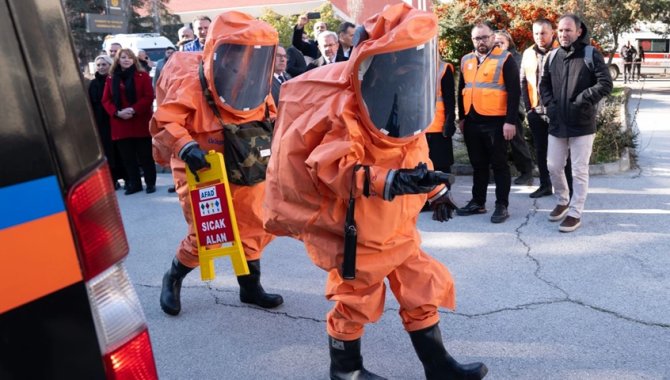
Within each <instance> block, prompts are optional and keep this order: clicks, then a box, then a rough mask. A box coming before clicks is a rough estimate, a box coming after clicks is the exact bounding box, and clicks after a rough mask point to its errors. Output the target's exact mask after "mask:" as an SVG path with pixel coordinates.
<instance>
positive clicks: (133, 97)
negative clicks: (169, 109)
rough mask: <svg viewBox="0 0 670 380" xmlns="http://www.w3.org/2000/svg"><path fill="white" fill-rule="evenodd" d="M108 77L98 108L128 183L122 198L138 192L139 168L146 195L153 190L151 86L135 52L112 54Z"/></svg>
mask: <svg viewBox="0 0 670 380" xmlns="http://www.w3.org/2000/svg"><path fill="white" fill-rule="evenodd" d="M111 72H112V74H111V75H110V77H109V78H107V82H106V83H105V91H104V93H103V95H102V105H103V107H105V110H106V111H107V113H108V114H109V115H110V124H111V128H112V140H113V141H115V142H116V145H117V147H118V150H119V155H120V156H121V162H122V163H123V167H124V168H125V170H126V175H127V179H128V183H127V184H126V195H128V194H133V193H137V192H139V191H142V180H141V178H140V170H139V167H138V165H139V166H141V167H142V170H143V172H144V182H145V183H146V185H147V193H153V192H155V191H156V164H155V162H154V159H153V157H152V155H151V135H150V134H149V120H151V116H152V114H153V109H152V104H153V100H154V92H153V87H152V86H151V78H150V77H149V73H147V72H146V71H144V70H143V69H142V68H141V66H140V64H139V61H138V59H137V56H136V55H135V53H133V51H132V50H130V49H121V50H120V51H119V52H117V53H116V58H115V59H114V64H113V65H112V69H111Z"/></svg>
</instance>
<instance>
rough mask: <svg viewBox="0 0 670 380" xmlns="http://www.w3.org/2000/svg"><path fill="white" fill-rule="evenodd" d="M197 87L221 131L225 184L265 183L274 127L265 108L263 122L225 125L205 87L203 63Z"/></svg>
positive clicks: (247, 184)
mask: <svg viewBox="0 0 670 380" xmlns="http://www.w3.org/2000/svg"><path fill="white" fill-rule="evenodd" d="M198 76H199V77H200V86H201V87H202V94H203V95H204V96H205V99H206V100H207V104H208V105H209V107H210V109H211V110H212V112H213V113H214V115H215V116H216V118H217V119H218V121H219V124H220V125H221V128H222V129H223V159H224V161H225V164H226V172H227V174H228V181H230V182H232V183H234V184H236V185H242V186H253V185H255V184H257V183H259V182H263V181H265V171H266V170H267V168H268V162H269V161H270V146H271V145H272V131H273V125H272V122H270V111H269V110H268V108H267V107H265V120H262V121H250V122H248V123H243V124H239V125H237V124H226V123H224V122H223V119H222V118H221V113H220V112H219V109H218V108H217V106H216V103H215V102H214V99H213V97H212V93H211V92H210V91H209V87H208V86H207V79H206V78H205V74H204V68H203V63H202V62H200V65H199V67H198Z"/></svg>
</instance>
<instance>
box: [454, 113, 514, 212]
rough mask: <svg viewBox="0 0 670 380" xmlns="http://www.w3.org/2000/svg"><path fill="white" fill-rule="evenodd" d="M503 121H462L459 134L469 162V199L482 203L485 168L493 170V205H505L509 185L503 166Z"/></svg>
mask: <svg viewBox="0 0 670 380" xmlns="http://www.w3.org/2000/svg"><path fill="white" fill-rule="evenodd" d="M502 127H503V122H500V123H487V124H480V123H473V122H469V121H468V120H467V119H466V120H465V126H464V127H463V137H464V138H465V146H466V148H467V149H468V157H469V158H470V164H472V169H473V174H472V200H473V201H475V202H477V203H478V204H480V205H485V204H486V190H487V188H488V185H489V167H490V168H492V169H493V178H494V179H495V183H496V205H502V206H505V207H507V206H508V205H509V192H510V188H511V186H512V179H511V178H510V171H509V166H508V165H507V146H508V144H507V140H505V138H504V137H503V131H502Z"/></svg>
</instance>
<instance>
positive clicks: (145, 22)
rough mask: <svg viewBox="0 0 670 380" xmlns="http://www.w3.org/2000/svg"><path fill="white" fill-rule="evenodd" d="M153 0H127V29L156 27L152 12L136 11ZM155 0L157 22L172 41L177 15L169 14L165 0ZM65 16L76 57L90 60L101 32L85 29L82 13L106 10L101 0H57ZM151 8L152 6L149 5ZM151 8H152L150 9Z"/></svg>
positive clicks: (100, 40) (140, 30) (141, 30)
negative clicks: (141, 12) (158, 15)
mask: <svg viewBox="0 0 670 380" xmlns="http://www.w3.org/2000/svg"><path fill="white" fill-rule="evenodd" d="M153 1H154V0H128V1H127V2H126V6H127V9H125V14H126V15H127V17H128V33H145V32H152V31H154V30H160V27H158V26H157V25H155V23H156V21H155V19H154V17H153V16H152V12H148V15H147V16H140V14H139V13H138V11H139V10H140V9H143V8H145V7H147V6H153V5H154V3H153ZM155 1H158V3H159V4H158V7H157V8H158V11H159V12H160V18H159V20H160V24H161V26H163V27H164V29H165V30H164V32H166V33H165V34H166V35H167V36H168V38H171V39H172V40H173V41H176V40H177V33H176V30H177V29H178V28H179V27H181V21H180V19H179V16H175V15H172V14H170V12H169V10H168V9H167V7H166V4H167V3H168V2H169V0H155ZM61 2H62V5H63V10H64V12H65V17H66V19H67V21H68V24H69V25H70V30H71V32H72V38H73V39H74V45H75V50H76V54H77V57H78V58H79V61H80V62H81V63H82V65H83V64H85V63H86V62H90V61H92V60H93V59H94V58H95V57H96V56H97V55H98V54H100V53H101V52H102V51H101V50H102V43H103V41H104V37H105V35H106V34H105V33H93V32H87V31H86V14H87V13H92V14H105V12H106V11H107V8H106V2H105V0H61ZM150 9H152V8H150ZM152 10H153V9H152Z"/></svg>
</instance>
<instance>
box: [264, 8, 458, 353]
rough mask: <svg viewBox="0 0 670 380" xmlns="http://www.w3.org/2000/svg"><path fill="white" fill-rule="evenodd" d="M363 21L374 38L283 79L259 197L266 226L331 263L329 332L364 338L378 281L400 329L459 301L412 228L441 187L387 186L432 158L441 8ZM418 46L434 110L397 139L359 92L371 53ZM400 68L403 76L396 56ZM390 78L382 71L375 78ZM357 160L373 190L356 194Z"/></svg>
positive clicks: (434, 317) (359, 180)
mask: <svg viewBox="0 0 670 380" xmlns="http://www.w3.org/2000/svg"><path fill="white" fill-rule="evenodd" d="M364 27H365V30H366V31H367V33H368V35H369V39H367V40H365V41H364V42H362V43H361V44H360V45H358V46H356V47H355V48H354V50H353V53H352V55H351V57H350V59H349V61H347V62H341V63H334V64H329V65H325V66H323V67H321V68H318V69H315V70H312V71H309V72H307V73H305V74H303V75H301V76H299V77H296V78H294V79H292V80H291V81H288V82H286V83H285V84H284V85H283V87H282V92H281V103H282V107H281V109H280V113H279V115H278V118H277V122H276V125H275V135H274V138H273V143H272V157H271V159H270V164H269V166H268V172H267V179H266V194H265V198H264V202H263V212H264V216H263V218H264V221H265V227H266V229H267V230H268V231H269V232H272V233H275V234H278V235H289V236H293V237H297V238H299V239H301V240H302V241H303V242H304V244H305V247H306V249H307V252H308V255H309V257H310V258H311V260H312V261H313V262H314V263H315V264H316V265H317V266H319V267H320V268H322V269H324V270H325V271H327V272H328V280H327V285H326V291H325V293H326V298H327V299H329V300H331V301H334V302H335V305H334V308H333V309H332V310H331V311H330V312H329V313H328V316H327V330H328V334H329V335H330V336H331V337H334V338H336V339H340V340H344V341H351V340H355V339H359V338H360V337H361V336H362V335H363V329H364V325H365V324H366V323H370V322H375V321H377V320H378V319H379V318H380V317H381V314H382V312H383V310H384V298H385V291H386V287H385V283H384V280H385V279H388V281H389V284H390V287H391V291H392V292H393V293H394V295H395V297H396V298H397V299H398V302H399V304H400V316H401V318H402V322H403V324H404V327H405V329H406V330H407V331H416V330H420V329H423V328H426V327H429V326H432V325H435V324H436V323H437V322H438V321H439V315H438V312H437V310H438V307H440V306H442V307H447V308H454V307H455V292H454V284H453V280H452V277H451V275H450V273H449V271H448V270H447V268H446V267H445V266H443V265H442V264H441V263H439V262H438V261H436V260H435V259H433V258H431V257H430V256H429V255H428V254H426V253H425V252H424V251H423V250H422V249H421V247H420V243H421V238H420V236H419V233H418V231H417V229H416V222H417V218H418V215H419V211H420V210H421V208H422V206H423V205H424V203H425V202H426V199H427V197H433V196H434V195H435V194H439V192H440V191H441V190H443V188H444V186H443V185H438V186H437V187H436V188H435V189H434V190H433V191H432V192H431V193H430V194H428V195H426V194H417V195H406V196H399V197H395V198H393V199H392V201H389V200H388V199H389V198H388V197H386V196H385V194H384V191H385V181H387V175H388V173H389V171H390V170H395V169H401V168H414V167H415V166H416V165H417V164H419V163H420V162H430V161H429V158H428V146H427V143H426V138H425V136H424V135H423V131H424V130H425V129H426V128H427V127H428V125H429V124H430V122H431V121H432V118H433V117H434V107H435V94H436V93H435V84H436V82H437V80H436V79H435V76H436V69H435V65H436V61H437V58H436V49H435V45H434V38H435V35H436V33H437V18H436V17H435V16H434V15H433V14H431V13H428V12H424V11H418V10H415V9H413V8H411V7H410V6H408V5H406V4H397V5H394V6H390V7H388V8H387V9H385V10H384V11H383V12H382V13H380V14H378V15H376V16H374V17H372V18H371V19H369V20H368V21H366V22H365V24H364ZM420 49H426V50H427V51H429V53H430V54H429V56H430V57H431V59H432V62H430V66H431V67H430V69H429V70H432V74H431V75H432V78H431V80H432V82H433V83H432V87H431V88H432V93H428V94H427V96H426V97H425V99H420V100H421V101H420V102H419V104H429V108H430V112H426V113H428V114H429V115H428V116H427V119H426V118H424V122H423V125H419V126H418V127H417V130H416V131H415V132H414V133H411V134H409V135H408V136H403V137H393V133H391V132H389V131H388V130H382V129H383V128H381V129H380V127H379V126H378V125H379V122H375V121H374V120H373V117H372V115H371V114H370V113H369V107H368V106H367V105H366V101H365V99H371V98H366V94H365V93H364V92H363V91H362V84H363V82H364V81H366V80H367V79H362V78H363V77H365V73H366V72H368V71H366V70H367V69H368V68H370V66H369V65H370V63H371V62H373V63H374V62H375V61H374V60H373V59H372V58H373V57H374V58H375V59H376V57H377V56H383V58H384V59H388V60H393V59H396V58H397V57H399V56H401V55H402V54H400V53H398V54H397V55H396V54H395V53H394V52H401V51H407V52H410V53H411V52H412V51H418V50H420ZM429 49H432V51H431V50H429ZM380 60H381V58H380ZM429 61H430V60H426V61H425V62H429ZM398 62H400V61H398ZM397 70H398V71H397V73H398V74H397V75H401V74H403V70H404V69H403V67H402V66H400V64H399V63H398V67H397ZM423 70H424V71H425V70H428V68H423ZM393 79H394V78H381V79H380V81H379V82H381V83H380V84H379V85H380V87H383V86H384V85H385V84H384V83H383V82H390V81H393ZM379 94H383V92H379ZM396 100H397V98H396ZM368 101H369V100H368ZM395 106H396V104H395V103H394V107H395ZM370 109H371V108H370ZM418 112H419V111H418V110H417V113H418ZM358 164H361V165H367V166H369V168H370V173H369V185H370V193H371V196H370V197H362V196H361V195H362V193H363V188H364V182H365V177H366V175H365V173H364V171H363V170H360V171H357V172H356V174H355V179H354V180H353V181H352V173H353V172H354V166H355V165H358ZM352 182H353V183H352ZM350 190H352V191H353V196H354V197H355V198H356V208H355V219H356V224H357V226H358V241H357V259H356V260H357V271H356V278H355V279H354V280H344V279H343V278H342V274H341V272H340V268H341V267H342V261H343V250H344V239H343V236H344V232H343V226H344V222H345V214H346V210H347V202H348V199H349V195H350Z"/></svg>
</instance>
